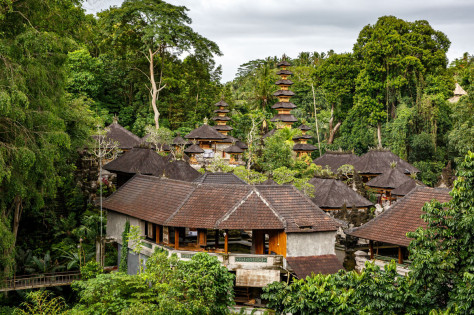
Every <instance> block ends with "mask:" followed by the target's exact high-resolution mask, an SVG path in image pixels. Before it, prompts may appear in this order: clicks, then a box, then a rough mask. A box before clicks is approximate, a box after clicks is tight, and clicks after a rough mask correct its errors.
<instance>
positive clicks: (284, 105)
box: [272, 102, 296, 109]
mask: <svg viewBox="0 0 474 315" xmlns="http://www.w3.org/2000/svg"><path fill="white" fill-rule="evenodd" d="M272 108H273V109H276V108H289V109H293V108H296V105H295V104H293V103H290V102H278V103H275V104H274V105H273V106H272Z"/></svg>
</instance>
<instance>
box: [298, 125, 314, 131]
mask: <svg viewBox="0 0 474 315" xmlns="http://www.w3.org/2000/svg"><path fill="white" fill-rule="evenodd" d="M298 129H300V130H303V131H308V130H311V127H310V126H307V125H300V126H299V127H298Z"/></svg>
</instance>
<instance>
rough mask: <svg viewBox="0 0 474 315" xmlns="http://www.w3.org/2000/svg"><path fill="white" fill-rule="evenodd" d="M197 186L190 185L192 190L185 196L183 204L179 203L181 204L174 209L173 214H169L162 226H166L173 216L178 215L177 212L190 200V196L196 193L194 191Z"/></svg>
mask: <svg viewBox="0 0 474 315" xmlns="http://www.w3.org/2000/svg"><path fill="white" fill-rule="evenodd" d="M198 186H199V185H191V187H192V189H191V191H190V192H189V194H188V195H187V196H186V198H184V200H183V202H181V204H180V205H179V206H178V208H177V209H176V211H175V212H173V214H171V215H170V216H169V217H168V219H166V220H165V222H163V225H165V224H167V223H168V222H169V221H170V220H171V219H173V218H174V216H175V215H176V214H178V212H179V210H181V208H182V207H183V206H184V204H185V203H186V202H188V200H189V198H191V196H192V194H193V193H194V192H195V191H196V189H197V188H198Z"/></svg>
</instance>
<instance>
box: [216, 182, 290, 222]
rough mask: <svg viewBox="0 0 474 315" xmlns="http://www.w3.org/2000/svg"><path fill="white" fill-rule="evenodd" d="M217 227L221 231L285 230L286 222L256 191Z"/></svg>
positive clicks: (251, 192)
mask: <svg viewBox="0 0 474 315" xmlns="http://www.w3.org/2000/svg"><path fill="white" fill-rule="evenodd" d="M217 226H218V227H219V229H249V230H250V229H284V228H285V221H284V219H283V218H282V217H280V216H279V215H278V213H276V211H275V210H274V209H272V207H271V206H270V205H269V204H268V203H267V202H266V201H265V200H264V199H263V198H262V196H261V195H260V194H259V193H258V192H257V191H256V190H252V191H250V193H249V194H248V195H247V196H246V197H245V200H244V201H243V202H242V203H239V204H238V205H237V206H236V207H235V208H233V209H232V210H231V211H230V212H229V213H227V214H226V215H225V216H224V217H223V219H222V220H220V222H218V223H217Z"/></svg>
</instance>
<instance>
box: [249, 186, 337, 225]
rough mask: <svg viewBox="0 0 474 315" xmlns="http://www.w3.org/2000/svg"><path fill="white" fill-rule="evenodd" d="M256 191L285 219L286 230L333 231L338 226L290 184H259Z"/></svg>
mask: <svg viewBox="0 0 474 315" xmlns="http://www.w3.org/2000/svg"><path fill="white" fill-rule="evenodd" d="M258 191H259V192H260V194H261V195H262V197H263V198H264V199H265V200H266V201H267V202H268V203H269V204H270V205H272V207H273V209H275V211H276V212H277V213H278V214H279V215H280V216H281V217H283V218H284V219H285V221H286V222H287V228H286V231H287V232H320V231H335V230H336V229H337V227H338V224H337V223H336V221H334V219H332V218H331V217H329V216H328V215H327V214H325V213H324V211H323V210H321V209H320V208H319V207H318V206H316V205H315V204H314V203H313V202H312V201H311V200H310V199H309V198H308V197H306V196H305V195H303V194H302V193H301V192H300V191H299V190H297V189H296V188H295V187H293V186H291V185H281V186H263V185H259V186H258ZM301 224H304V228H300V227H301ZM307 227H308V228H307Z"/></svg>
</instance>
